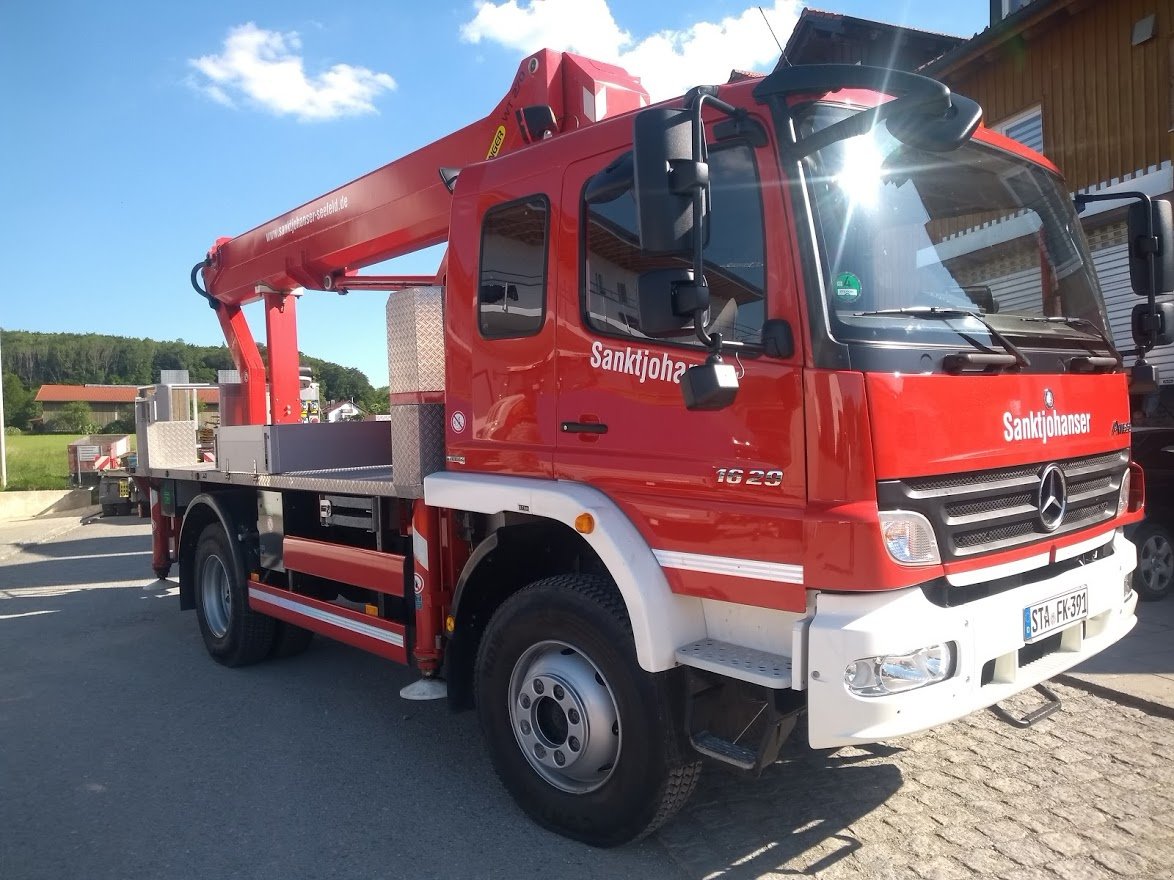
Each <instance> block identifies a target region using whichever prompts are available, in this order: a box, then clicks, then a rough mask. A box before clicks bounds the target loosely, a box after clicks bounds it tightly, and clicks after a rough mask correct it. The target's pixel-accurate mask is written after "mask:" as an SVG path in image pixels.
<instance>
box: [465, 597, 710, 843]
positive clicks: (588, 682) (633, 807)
mask: <svg viewBox="0 0 1174 880" xmlns="http://www.w3.org/2000/svg"><path fill="white" fill-rule="evenodd" d="M669 675H672V673H668V674H665V673H660V674H656V675H653V674H649V673H647V672H644V671H643V670H642V669H641V668H640V666H639V664H638V663H637V662H636V650H635V646H634V644H633V642H632V628H631V624H630V623H629V621H628V616H627V613H626V612H625V610H624V606H623V602H622V600H621V599H620V596H619V595H618V593H617V592H616V590H615V587H614V586H613V585H612V584H611V583H610V582H609V581H607V580H605V579H603V578H599V577H593V576H587V575H560V576H558V577H552V578H547V579H545V580H540V581H538V582H536V583H534V584H531V585H530V586H528V587H526V588H525V589H523V590H522V591H520V592H518V593H516V594H514V595H513V596H511V597H510V598H509V599H507V600H506V601H505V602H504V603H503V604H502V606H501V607H500V608H499V609H498V610H497V612H496V613H495V614H494V615H493V617H492V619H491V620H490V621H489V625H488V627H487V628H486V630H485V634H484V636H483V637H482V639H481V645H480V648H479V650H478V653H477V664H476V672H475V686H476V699H477V714H478V716H479V719H480V723H481V730H482V732H483V734H484V736H485V738H486V741H487V742H488V745H489V752H490V756H491V758H492V760H493V766H494V769H495V770H496V771H497V774H498V776H499V777H500V778H501V781H502V783H503V784H504V785H505V787H506V788H507V789H508V790H509V792H510V794H511V795H512V796H513V797H514V799H515V800H516V801H517V802H518V804H519V805H520V806H521V807H522V809H523V810H525V811H526V813H527V814H529V816H530V817H531V818H532V819H533V820H534V821H535V822H537V823H538V824H539V825H542V826H543V827H544V828H548V829H550V830H551V831H555V832H557V833H559V834H562V835H565V836H567V837H571V838H574V839H576V840H580V841H583V842H584V843H588V844H591V845H592V846H618V845H620V844H624V843H628V842H630V841H633V840H636V839H638V838H640V837H643V836H644V835H646V834H649V833H650V832H652V831H654V830H655V829H656V828H658V827H659V826H660V825H661V824H663V823H664V822H665V821H667V820H668V819H669V818H670V817H671V816H672V815H673V814H674V813H676V812H677V810H679V809H680V808H681V806H682V805H683V804H684V803H685V801H686V800H687V799H688V797H689V795H690V794H691V793H692V791H693V787H694V785H695V784H696V782H697V777H698V775H699V773H700V770H701V764H700V761H698V760H696V755H695V754H693V753H692V752H691V751H689V750H687V749H686V748H684V747H683V738H682V734H681V733H680V732H679V730H678V726H677V725H676V724H675V723H674V722H673V718H674V713H673V711H672V704H671V703H670V700H669V694H668V690H669V679H668V676H669Z"/></svg>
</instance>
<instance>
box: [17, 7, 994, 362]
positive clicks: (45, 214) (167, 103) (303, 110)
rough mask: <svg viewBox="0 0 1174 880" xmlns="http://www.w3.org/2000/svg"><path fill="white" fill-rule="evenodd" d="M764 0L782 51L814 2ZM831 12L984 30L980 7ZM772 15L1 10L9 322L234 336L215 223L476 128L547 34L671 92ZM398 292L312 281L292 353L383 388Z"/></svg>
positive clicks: (246, 219) (749, 44)
mask: <svg viewBox="0 0 1174 880" xmlns="http://www.w3.org/2000/svg"><path fill="white" fill-rule="evenodd" d="M762 5H763V7H764V9H765V10H766V13H767V15H768V16H769V17H770V19H771V21H772V24H773V25H774V27H775V30H776V31H777V32H778V36H779V39H780V40H782V41H784V42H785V41H786V38H787V36H788V34H789V33H790V29H791V26H792V25H793V23H794V20H795V17H796V16H797V14H798V11H799V9H801V8H802V5H801V4H793V3H791V2H787V0H775V2H774V3H773V5H772V4H771V3H770V2H763V3H762ZM818 8H822V9H827V10H832V11H837V12H845V13H848V14H851V15H857V16H861V17H865V18H876V19H880V20H883V21H888V22H891V23H898V24H908V25H910V26H913V27H920V28H924V29H927V30H933V31H940V32H945V33H954V34H960V35H969V34H972V33H974V32H976V31H978V30H981V29H982V28H983V27H984V26H985V25H986V23H987V16H988V10H989V5H988V3H987V0H964V2H958V3H942V2H940V0H904V2H864V0H851V2H848V0H827V2H826V3H822V4H820V5H819V7H818ZM761 20H762V16H761V14H759V12H758V10H757V9H756V8H755V6H754V5H750V4H748V3H744V2H737V0H707V2H704V3H702V2H698V0H684V2H678V3H674V4H658V3H649V2H646V0H504V2H492V0H491V2H484V0H482V2H455V3H435V2H432V3H427V2H417V3H406V2H403V0H387V2H342V3H337V4H331V3H325V4H324V3H321V2H313V3H311V2H307V0H285V2H283V3H281V4H274V3H249V2H232V3H230V2H201V3H198V4H196V3H176V4H171V3H149V4H148V3H137V2H120V3H102V4H96V3H93V2H80V0H60V2H54V0H48V2H41V3H6V4H4V5H3V8H2V9H0V82H2V83H3V84H4V85H3V88H2V89H0V111H2V117H0V118H2V119H3V123H2V125H0V161H2V163H3V164H2V169H3V170H2V171H0V199H2V203H3V205H4V210H3V211H0V265H2V266H3V271H2V272H0V327H2V328H4V329H19V330H42V331H68V332H97V333H112V334H118V335H125V336H146V337H152V338H156V339H176V338H182V339H184V340H186V341H188V342H194V343H200V344H217V343H220V342H222V341H223V340H222V337H221V336H220V331H219V327H218V325H217V323H216V320H215V318H214V317H213V316H212V315H211V313H210V312H209V310H208V308H207V306H206V305H205V304H204V303H203V301H202V300H200V299H199V298H198V297H197V296H196V295H195V294H194V293H193V292H192V290H191V288H190V287H189V285H188V272H189V271H190V269H191V266H192V264H193V263H195V262H196V261H197V260H199V259H201V258H202V257H203V255H204V253H205V251H206V250H207V249H208V247H209V246H210V245H211V244H212V242H213V241H214V240H215V239H216V238H217V237H219V236H225V235H229V236H231V235H235V234H238V233H240V232H243V231H245V230H247V229H250V228H252V227H254V226H256V225H258V224H260V223H263V222H265V221H267V220H269V219H271V218H273V217H276V216H277V215H279V214H282V213H284V212H286V211H289V210H290V209H292V208H294V207H297V206H298V205H300V204H302V203H303V202H305V201H307V200H309V199H311V198H314V197H315V196H318V195H320V194H322V193H324V192H326V191H328V190H330V189H333V188H334V187H336V186H338V185H340V184H342V183H345V182H346V181H349V180H352V179H353V178H355V177H358V176H360V175H362V174H364V173H366V172H368V171H370V170H372V169H374V168H377V167H379V166H381V165H383V164H385V163H387V162H389V161H391V160H392V159H394V158H396V157H398V156H400V155H403V154H404V153H405V152H408V151H410V150H412V149H415V148H416V147H419V146H421V145H422V144H424V143H427V142H428V141H429V140H431V139H433V138H436V137H439V136H440V135H443V134H445V133H447V132H449V131H452V130H454V129H456V128H459V127H461V126H463V125H465V124H467V123H469V122H472V121H474V120H475V119H479V118H480V117H482V116H483V115H484V114H485V113H487V112H488V111H489V110H490V109H492V107H493V106H494V105H495V104H496V103H497V102H498V100H499V99H500V98H501V96H502V95H503V94H504V93H505V91H506V89H507V88H508V85H509V82H510V79H511V77H512V76H513V73H514V71H515V69H516V68H517V65H518V62H519V61H520V60H521V59H522V58H523V57H524V56H525V55H526V54H528V53H529V52H530V51H533V50H535V49H539V48H543V47H544V46H545V47H548V48H552V49H568V50H574V51H578V52H581V53H582V54H586V55H592V56H594V57H599V58H601V59H603V60H610V61H618V62H619V63H621V64H623V65H624V66H625V67H627V68H628V69H629V71H630V72H631V73H633V74H636V75H638V76H641V77H643V79H644V81H645V84H646V85H647V86H648V87H649V89H650V91H653V97H654V98H656V99H660V98H665V97H670V96H671V95H672V94H674V93H677V92H679V91H683V90H684V88H686V87H687V86H689V85H695V84H697V83H696V82H694V81H693V80H692V79H691V77H699V76H701V74H702V72H703V71H702V68H703V67H704V64H703V63H702V60H703V59H704V61H706V62H708V64H709V68H708V69H712V70H727V71H728V70H729V69H730V68H732V67H739V68H743V69H747V68H749V69H757V70H762V71H766V70H769V69H770V68H771V66H773V63H774V61H775V56H776V55H777V49H774V48H773V41H769V37H767V36H766V35H765V33H764V32H763V30H762V29H761ZM772 52H773V53H774V54H772ZM703 78H704V77H703ZM722 78H724V77H722ZM715 79H716V75H710V77H709V80H715ZM698 81H700V80H698ZM678 84H680V87H679V88H677V85H678ZM666 89H675V91H665V90H666ZM658 92H659V94H658ZM438 260H439V253H438V252H437V251H436V249H433V250H432V251H430V252H425V253H423V254H418V255H413V256H410V257H406V258H404V259H402V260H401V261H399V262H398V263H397V264H396V265H395V266H394V267H392V269H391V270H392V271H402V272H404V273H409V274H417V273H430V272H432V271H434V270H435V268H436V265H437V262H438ZM384 301H385V295H384V294H378V293H368V294H363V293H355V294H351V295H350V296H348V297H345V298H340V297H337V296H334V295H330V294H324V293H317V292H309V293H307V295H306V296H305V297H303V298H302V300H301V302H300V303H299V312H298V318H299V342H300V348H301V349H302V350H303V351H304V352H306V353H307V354H310V355H313V356H316V357H322V358H327V359H329V360H333V361H337V362H339V363H341V364H344V365H346V366H353V367H358V368H359V369H361V370H362V371H363V372H365V373H367V375H368V377H369V378H370V379H371V382H372V384H374V385H382V384H385V383H386V381H387V368H386V354H385V351H384V346H385V341H384V333H383V331H382V329H381V325H382V322H383V308H384ZM256 309H257V307H256V306H254V307H252V308H251V309H246V311H256ZM250 323H252V325H253V328H254V333H255V334H256V335H257V337H258V339H261V340H263V338H264V333H263V329H262V328H263V322H262V319H261V316H260V314H250Z"/></svg>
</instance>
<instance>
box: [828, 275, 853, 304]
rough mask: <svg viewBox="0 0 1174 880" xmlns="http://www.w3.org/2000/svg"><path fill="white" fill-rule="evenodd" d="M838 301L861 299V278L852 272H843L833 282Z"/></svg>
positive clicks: (846, 301)
mask: <svg viewBox="0 0 1174 880" xmlns="http://www.w3.org/2000/svg"><path fill="white" fill-rule="evenodd" d="M832 290H833V291H834V292H835V295H836V302H842V303H854V302H856V300H858V299H860V279H859V278H857V277H856V276H855V275H853V274H852V273H851V272H841V273H840V274H839V275H837V276H836V280H835V281H833V282H832Z"/></svg>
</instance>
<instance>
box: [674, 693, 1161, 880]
mask: <svg viewBox="0 0 1174 880" xmlns="http://www.w3.org/2000/svg"><path fill="white" fill-rule="evenodd" d="M1054 690H1055V691H1056V692H1057V693H1058V694H1059V695H1060V696H1061V697H1062V698H1063V701H1064V708H1063V710H1062V711H1061V712H1059V713H1057V714H1056V715H1053V716H1052V717H1051V718H1049V719H1047V720H1045V721H1043V722H1041V723H1039V724H1038V725H1036V726H1035V727H1033V728H1030V729H1028V730H1018V729H1016V728H1014V727H1012V726H1010V725H1008V724H1006V723H1004V722H1002V721H999V720H998V719H997V718H995V717H994V716H993V715H991V714H990V713H989V712H977V713H975V714H973V715H971V716H969V717H967V718H964V719H962V720H961V721H958V722H956V723H954V724H952V725H949V726H947V727H945V728H942V729H939V730H936V731H932V732H929V733H925V734H921V735H919V736H915V737H910V738H908V739H905V740H901V741H899V744H897V745H894V746H872V747H868V748H862V749H855V748H851V749H841V750H839V751H837V752H835V753H826V752H811V751H800V750H798V749H795V750H792V751H789V752H788V753H787V754H785V755H784V759H783V763H781V764H777V765H775V766H774V767H771V768H770V769H769V770H768V771H767V772H766V773H764V774H763V777H762V778H761V779H760V780H758V782H757V784H753V783H749V782H747V781H745V780H743V779H740V778H739V777H737V776H735V775H732V774H728V773H724V772H721V771H720V770H709V769H707V771H706V775H705V777H703V779H702V782H701V784H700V785H699V786H698V790H697V792H696V793H695V795H694V797H693V799H692V800H691V801H690V803H689V805H688V806H686V808H685V810H684V812H683V813H682V815H680V816H679V817H678V818H677V819H676V820H675V821H674V822H672V823H671V824H670V825H668V826H667V827H665V828H664V829H662V830H661V832H660V834H659V840H660V842H661V843H662V844H663V845H664V846H665V847H666V848H667V849H668V852H669V854H670V855H671V857H672V858H673V859H674V860H675V861H676V862H677V864H678V865H679V866H680V867H681V868H682V870H683V872H684V874H685V875H686V876H687V877H691V878H693V877H695V878H749V877H794V876H796V875H800V876H802V875H818V876H819V877H820V878H828V880H834V878H877V880H880V878H890V877H892V878H925V880H929V878H934V880H937V878H940V880H967V878H978V877H982V878H987V877H990V878H1006V880H1057V878H1058V880H1099V878H1106V877H1130V878H1147V880H1148V878H1174V763H1172V761H1174V720H1170V719H1167V718H1162V717H1156V716H1153V715H1148V714H1146V713H1145V712H1142V711H1140V710H1138V709H1131V708H1126V707H1123V706H1120V705H1118V704H1115V703H1113V702H1110V701H1109V700H1105V699H1102V698H1100V697H1097V696H1093V695H1091V694H1088V693H1085V692H1083V691H1080V690H1076V689H1074V688H1071V687H1064V686H1055V687H1054ZM1029 694H1030V698H1029V699H1027V700H1024V698H1022V697H1021V698H1019V699H1020V700H1021V701H1023V702H1024V703H1030V702H1031V701H1033V700H1034V699H1036V695H1035V694H1034V693H1033V692H1029ZM1010 705H1014V704H1010Z"/></svg>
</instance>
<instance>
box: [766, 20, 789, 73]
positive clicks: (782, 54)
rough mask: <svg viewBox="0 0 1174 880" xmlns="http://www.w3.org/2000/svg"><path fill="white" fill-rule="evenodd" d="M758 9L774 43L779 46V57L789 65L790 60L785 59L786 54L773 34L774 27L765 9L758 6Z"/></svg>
mask: <svg viewBox="0 0 1174 880" xmlns="http://www.w3.org/2000/svg"><path fill="white" fill-rule="evenodd" d="M758 11H759V12H760V13H761V14H762V20H763V21H765V22H766V29H767V30H768V31H770V35H771V36H772V37H774V38H775V45H776V46H778V47H779V57H780V58H782V59H783V61H786V63H787V67H790V66H791V62H790V61H787V56H786V55H785V54H784V52H783V44H782V43H780V42H779V38H778V36H776V35H775V29H774V28H772V27H771V26H770V19H769V18H767V17H766V11H765V10H764V9H763V8H762V7H761V6H759V7H758Z"/></svg>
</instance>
